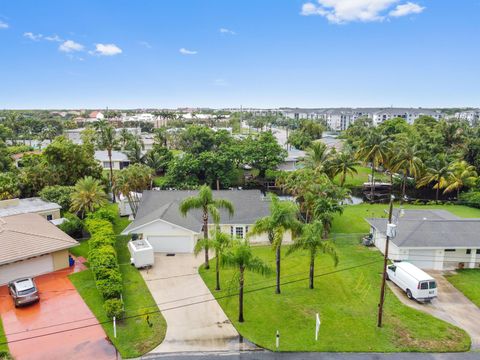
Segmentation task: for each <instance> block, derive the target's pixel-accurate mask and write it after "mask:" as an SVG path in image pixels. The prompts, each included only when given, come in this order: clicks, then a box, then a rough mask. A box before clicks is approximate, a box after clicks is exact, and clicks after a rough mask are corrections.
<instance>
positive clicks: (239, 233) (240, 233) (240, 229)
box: [235, 226, 243, 239]
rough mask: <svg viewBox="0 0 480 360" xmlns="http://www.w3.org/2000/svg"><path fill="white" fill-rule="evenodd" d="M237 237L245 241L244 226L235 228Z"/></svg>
mask: <svg viewBox="0 0 480 360" xmlns="http://www.w3.org/2000/svg"><path fill="white" fill-rule="evenodd" d="M235 236H236V237H237V238H239V239H243V226H237V227H235Z"/></svg>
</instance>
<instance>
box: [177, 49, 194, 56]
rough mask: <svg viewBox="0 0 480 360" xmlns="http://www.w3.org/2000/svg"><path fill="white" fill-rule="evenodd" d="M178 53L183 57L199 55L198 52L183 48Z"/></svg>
mask: <svg viewBox="0 0 480 360" xmlns="http://www.w3.org/2000/svg"><path fill="white" fill-rule="evenodd" d="M178 51H179V52H180V54H182V55H197V54H198V51H196V50H188V49H185V48H181V49H180V50H178Z"/></svg>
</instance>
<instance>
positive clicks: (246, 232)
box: [245, 225, 248, 234]
mask: <svg viewBox="0 0 480 360" xmlns="http://www.w3.org/2000/svg"><path fill="white" fill-rule="evenodd" d="M245 234H248V225H247V226H245Z"/></svg>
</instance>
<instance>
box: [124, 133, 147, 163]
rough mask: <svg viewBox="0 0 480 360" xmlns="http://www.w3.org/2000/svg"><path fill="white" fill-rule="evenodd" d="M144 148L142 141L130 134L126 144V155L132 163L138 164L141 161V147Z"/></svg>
mask: <svg viewBox="0 0 480 360" xmlns="http://www.w3.org/2000/svg"><path fill="white" fill-rule="evenodd" d="M144 148H145V146H144V144H143V141H142V140H141V139H139V138H138V137H134V136H132V138H131V139H130V141H129V142H128V144H127V147H126V150H127V156H128V159H129V160H130V161H131V162H132V163H133V164H139V163H142V162H143V149H144Z"/></svg>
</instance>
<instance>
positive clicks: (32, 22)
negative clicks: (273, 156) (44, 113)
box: [0, 0, 480, 109]
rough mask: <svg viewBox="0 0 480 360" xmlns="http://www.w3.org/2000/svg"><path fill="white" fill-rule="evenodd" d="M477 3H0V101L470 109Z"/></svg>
mask: <svg viewBox="0 0 480 360" xmlns="http://www.w3.org/2000/svg"><path fill="white" fill-rule="evenodd" d="M479 38H480V1H479V0H221V1H220V0H182V1H173V0H162V1H153V0H129V1H127V0H101V1H99V0H69V1H64V0H31V1H24V0H8V1H7V0H0V108H2V109H10V108H16V109H28V108H36V109H39V108H42V109H43V108H45V109H48V108H50V109H54V108H56V109H60V108H61V109H64V108H81V109H83V108H89V109H91V108H99V109H101V108H105V107H109V108H146V107H156V108H176V107H213V108H221V107H240V106H243V107H261V108H271V107H342V106H349V107H370V106H372V107H373V106H394V107H404V106H405V107H407V106H408V107H410V106H411V107H454V106H461V107H463V106H472V107H479V106H480V96H479V95H480V93H479V84H480V66H479V59H480V56H479V55H480V46H478V41H479Z"/></svg>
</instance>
